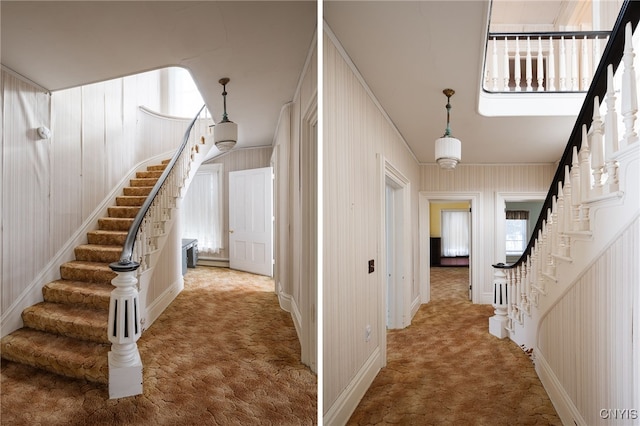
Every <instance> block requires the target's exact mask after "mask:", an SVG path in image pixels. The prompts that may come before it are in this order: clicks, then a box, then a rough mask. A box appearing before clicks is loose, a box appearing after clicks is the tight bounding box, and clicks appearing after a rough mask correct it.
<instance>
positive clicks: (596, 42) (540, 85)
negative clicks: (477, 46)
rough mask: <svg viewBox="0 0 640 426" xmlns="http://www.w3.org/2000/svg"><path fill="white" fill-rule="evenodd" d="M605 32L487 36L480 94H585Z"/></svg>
mask: <svg viewBox="0 0 640 426" xmlns="http://www.w3.org/2000/svg"><path fill="white" fill-rule="evenodd" d="M609 34H610V32H609V31H577V32H532V33H489V34H488V38H487V40H488V41H487V49H486V57H485V66H484V79H483V90H484V91H486V92H489V93H510V92H511V93H515V92H556V93H557V92H562V93H568V92H586V91H587V90H589V86H590V85H591V80H592V79H593V76H594V74H595V71H596V68H597V67H598V63H599V62H600V59H601V57H602V50H603V48H604V46H606V44H607V41H608V38H609Z"/></svg>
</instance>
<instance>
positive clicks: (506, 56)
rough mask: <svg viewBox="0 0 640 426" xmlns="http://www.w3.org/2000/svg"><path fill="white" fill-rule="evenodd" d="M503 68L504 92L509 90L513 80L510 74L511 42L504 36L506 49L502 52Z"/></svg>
mask: <svg viewBox="0 0 640 426" xmlns="http://www.w3.org/2000/svg"><path fill="white" fill-rule="evenodd" d="M502 68H503V70H504V76H503V82H502V90H503V91H504V92H508V91H509V90H510V89H509V82H510V80H511V76H510V75H509V43H508V41H507V38H506V37H505V38H504V51H503V54H502Z"/></svg>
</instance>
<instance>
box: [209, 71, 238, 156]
mask: <svg viewBox="0 0 640 426" xmlns="http://www.w3.org/2000/svg"><path fill="white" fill-rule="evenodd" d="M218 83H220V84H222V98H223V99H224V113H223V114H222V121H220V122H219V123H218V124H216V125H215V127H214V128H213V142H214V143H215V144H216V148H218V151H220V152H225V151H229V150H231V149H232V148H233V147H234V146H236V141H237V140H238V125H237V124H236V123H234V122H233V121H231V120H229V117H228V116H227V83H229V79H228V78H221V79H220V80H219V81H218Z"/></svg>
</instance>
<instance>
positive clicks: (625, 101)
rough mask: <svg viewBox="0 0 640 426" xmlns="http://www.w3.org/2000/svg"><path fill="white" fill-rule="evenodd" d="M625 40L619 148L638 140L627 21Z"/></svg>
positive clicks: (636, 110) (634, 87)
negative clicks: (621, 129)
mask: <svg viewBox="0 0 640 426" xmlns="http://www.w3.org/2000/svg"><path fill="white" fill-rule="evenodd" d="M624 31H625V32H624V35H625V42H624V54H623V55H622V62H623V63H624V71H623V73H622V91H621V97H622V106H621V107H620V112H621V113H622V117H624V118H623V121H624V128H625V132H624V136H623V137H622V141H621V146H620V148H624V147H625V146H627V145H631V144H633V143H635V142H637V141H638V134H637V133H636V131H635V122H636V114H637V112H638V93H637V87H636V71H635V68H634V66H633V58H634V57H635V56H636V55H635V53H633V35H632V33H631V22H628V23H627V25H626V26H625V29H624Z"/></svg>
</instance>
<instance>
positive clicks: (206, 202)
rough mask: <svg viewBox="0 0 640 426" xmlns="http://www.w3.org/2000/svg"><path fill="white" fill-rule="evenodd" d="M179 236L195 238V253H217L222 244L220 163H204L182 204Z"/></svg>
mask: <svg viewBox="0 0 640 426" xmlns="http://www.w3.org/2000/svg"><path fill="white" fill-rule="evenodd" d="M182 238H195V239H197V240H198V252H199V253H200V254H201V255H202V254H205V255H206V254H214V253H219V252H220V250H221V249H222V248H223V247H222V164H204V165H202V166H201V167H200V169H198V173H196V176H195V177H194V178H193V181H192V182H191V185H190V186H189V190H188V191H187V195H186V196H185V197H184V200H183V203H182Z"/></svg>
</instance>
